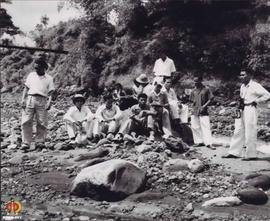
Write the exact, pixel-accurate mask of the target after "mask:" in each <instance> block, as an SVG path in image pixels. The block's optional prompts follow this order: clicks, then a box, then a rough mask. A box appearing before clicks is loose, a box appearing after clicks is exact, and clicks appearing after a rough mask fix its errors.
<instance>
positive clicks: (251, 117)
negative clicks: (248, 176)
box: [223, 71, 270, 160]
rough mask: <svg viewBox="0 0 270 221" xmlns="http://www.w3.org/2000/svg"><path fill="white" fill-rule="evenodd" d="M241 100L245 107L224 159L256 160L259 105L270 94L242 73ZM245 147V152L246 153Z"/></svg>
mask: <svg viewBox="0 0 270 221" xmlns="http://www.w3.org/2000/svg"><path fill="white" fill-rule="evenodd" d="M240 79H241V82H242V83H243V84H242V85H241V88H240V98H241V99H242V103H243V105H242V106H243V107H242V110H241V111H240V113H241V116H240V118H238V119H236V120H235V130H234V135H233V137H232V140H231V144H230V149H229V151H228V155H226V156H223V158H238V157H241V156H242V152H244V153H243V156H244V158H243V160H255V159H256V157H257V151H256V143H257V121H258V116H257V114H258V113H257V104H258V103H261V102H265V101H267V100H269V99H270V93H269V92H268V91H267V90H266V89H265V88H264V87H262V85H260V84H259V83H257V82H255V81H253V80H252V79H251V76H250V75H248V74H247V72H245V71H241V73H240ZM244 147H245V151H244Z"/></svg>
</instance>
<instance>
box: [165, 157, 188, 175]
mask: <svg viewBox="0 0 270 221" xmlns="http://www.w3.org/2000/svg"><path fill="white" fill-rule="evenodd" d="M188 163H189V161H188V160H184V159H170V160H169V161H167V162H166V163H165V164H164V169H165V170H166V171H169V172H176V171H180V170H185V169H188Z"/></svg>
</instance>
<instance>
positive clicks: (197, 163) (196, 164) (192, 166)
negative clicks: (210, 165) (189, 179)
mask: <svg viewBox="0 0 270 221" xmlns="http://www.w3.org/2000/svg"><path fill="white" fill-rule="evenodd" d="M188 168H189V170H190V171H191V172H193V173H198V172H201V171H203V169H204V164H203V162H202V161H201V160H199V159H193V160H191V161H189V162H188Z"/></svg>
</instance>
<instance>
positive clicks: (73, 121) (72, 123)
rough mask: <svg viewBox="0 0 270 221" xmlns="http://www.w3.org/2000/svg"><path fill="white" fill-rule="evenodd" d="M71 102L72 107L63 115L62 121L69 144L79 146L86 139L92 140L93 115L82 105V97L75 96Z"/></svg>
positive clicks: (83, 102) (83, 101) (83, 100)
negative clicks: (64, 123)
mask: <svg viewBox="0 0 270 221" xmlns="http://www.w3.org/2000/svg"><path fill="white" fill-rule="evenodd" d="M72 101H73V104H74V106H72V107H70V108H69V110H68V111H67V113H66V114H65V115H64V120H65V122H66V129H67V133H68V136H69V139H70V144H75V143H78V144H81V143H83V142H84V141H86V139H87V138H88V139H91V138H92V134H93V120H94V114H93V113H92V112H91V110H90V109H89V108H88V107H87V106H85V105H84V104H85V98H84V96H83V95H81V94H76V95H75V96H74V97H73V99H72Z"/></svg>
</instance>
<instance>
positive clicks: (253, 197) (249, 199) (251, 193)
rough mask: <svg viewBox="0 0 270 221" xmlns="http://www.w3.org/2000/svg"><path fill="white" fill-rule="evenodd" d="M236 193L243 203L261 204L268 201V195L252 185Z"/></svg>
mask: <svg viewBox="0 0 270 221" xmlns="http://www.w3.org/2000/svg"><path fill="white" fill-rule="evenodd" d="M237 194H238V196H239V199H240V200H241V201H242V202H243V203H247V204H255V205H262V204H265V203H267V201H268V196H267V195H266V194H265V192H263V191H261V190H258V189H256V188H252V187H250V188H248V189H244V190H240V191H238V192H237Z"/></svg>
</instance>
